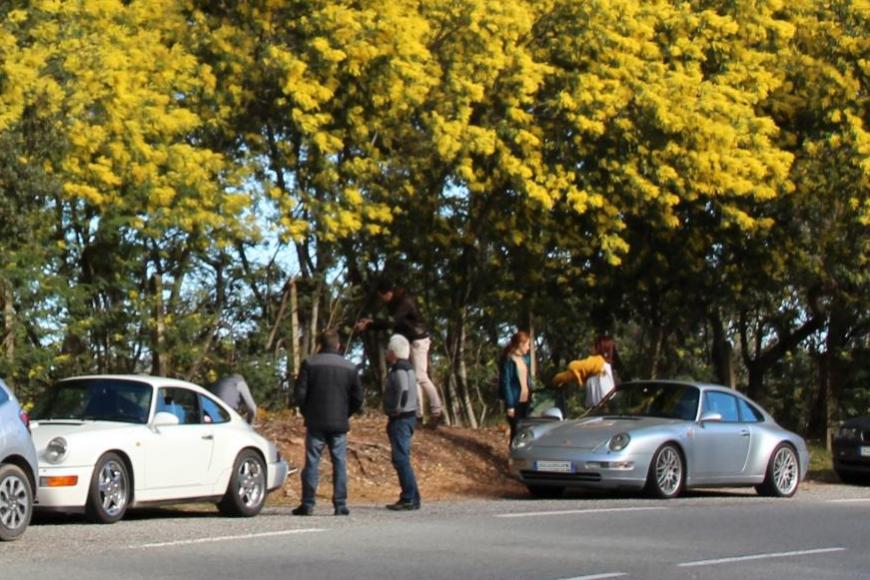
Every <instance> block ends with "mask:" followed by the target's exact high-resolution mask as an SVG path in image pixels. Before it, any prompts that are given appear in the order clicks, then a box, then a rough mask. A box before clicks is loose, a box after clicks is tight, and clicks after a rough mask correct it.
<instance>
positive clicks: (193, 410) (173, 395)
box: [157, 387, 202, 425]
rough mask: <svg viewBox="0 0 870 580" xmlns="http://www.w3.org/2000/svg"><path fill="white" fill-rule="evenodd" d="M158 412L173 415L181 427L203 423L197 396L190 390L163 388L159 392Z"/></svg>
mask: <svg viewBox="0 0 870 580" xmlns="http://www.w3.org/2000/svg"><path fill="white" fill-rule="evenodd" d="M157 412H158V413H160V412H163V413H171V414H173V415H175V416H176V417H178V422H179V424H181V425H196V424H199V423H201V422H202V421H201V419H200V415H199V401H198V398H197V394H196V393H194V392H193V391H191V390H189V389H182V388H178V387H161V389H160V390H159V391H158V392H157Z"/></svg>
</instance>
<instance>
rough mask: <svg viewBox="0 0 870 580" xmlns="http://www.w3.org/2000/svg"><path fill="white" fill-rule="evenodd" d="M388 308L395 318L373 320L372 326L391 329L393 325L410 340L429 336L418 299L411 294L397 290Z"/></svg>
mask: <svg viewBox="0 0 870 580" xmlns="http://www.w3.org/2000/svg"><path fill="white" fill-rule="evenodd" d="M387 309H388V310H389V311H390V315H391V316H392V317H393V320H392V321H389V320H373V321H372V324H371V326H370V328H373V329H374V330H389V329H390V328H391V327H392V329H393V331H394V332H396V333H398V334H401V335H402V336H404V337H405V338H407V339H408V341H409V342H413V341H415V340H421V339H424V338H428V337H429V331H428V329H427V328H426V323H425V322H423V316H422V315H421V314H420V309H419V308H418V307H417V301H416V300H415V299H414V297H413V296H412V295H411V294H407V293H405V291H404V290H401V289H399V290H395V291H394V292H393V298H392V300H390V301H389V302H387Z"/></svg>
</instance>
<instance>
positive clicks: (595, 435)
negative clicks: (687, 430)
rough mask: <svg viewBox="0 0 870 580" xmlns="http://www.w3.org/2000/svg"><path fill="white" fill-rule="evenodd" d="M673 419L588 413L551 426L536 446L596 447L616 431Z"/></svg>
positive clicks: (631, 430) (625, 430) (635, 429)
mask: <svg viewBox="0 0 870 580" xmlns="http://www.w3.org/2000/svg"><path fill="white" fill-rule="evenodd" d="M674 422H675V420H674V419H660V418H657V417H607V416H605V417H588V418H584V419H576V420H573V421H565V422H563V423H561V424H560V425H558V426H556V427H553V428H552V429H549V430H548V431H546V432H545V433H544V434H542V435H541V437H540V438H538V439H536V440H535V441H534V446H535V447H573V448H576V449H595V448H596V447H598V446H599V445H602V444H604V443H606V442H607V441H609V440H610V438H611V437H613V436H614V435H616V434H617V433H632V432H633V431H637V430H639V429H645V428H648V427H656V426H659V425H667V424H671V423H674Z"/></svg>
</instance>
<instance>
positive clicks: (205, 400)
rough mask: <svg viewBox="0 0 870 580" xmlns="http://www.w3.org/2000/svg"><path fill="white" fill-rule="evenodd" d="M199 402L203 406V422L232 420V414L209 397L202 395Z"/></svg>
mask: <svg viewBox="0 0 870 580" xmlns="http://www.w3.org/2000/svg"><path fill="white" fill-rule="evenodd" d="M199 404H200V406H201V407H202V422H203V423H226V422H227V421H229V420H230V414H229V413H227V412H226V411H225V410H224V408H223V407H221V406H220V405H218V404H217V403H216V402H214V400H212V399H210V398H209V397H206V396H205V395H200V396H199Z"/></svg>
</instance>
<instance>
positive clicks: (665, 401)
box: [586, 383, 699, 421]
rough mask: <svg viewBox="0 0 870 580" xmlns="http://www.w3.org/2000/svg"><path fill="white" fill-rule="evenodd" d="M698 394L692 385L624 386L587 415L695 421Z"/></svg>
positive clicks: (627, 384) (650, 384) (651, 384)
mask: <svg viewBox="0 0 870 580" xmlns="http://www.w3.org/2000/svg"><path fill="white" fill-rule="evenodd" d="M698 398H699V392H698V389H697V388H696V387H693V386H691V385H679V384H672V383H624V384H622V385H620V386H618V387H616V388H615V389H614V390H612V391H611V392H610V394H609V395H608V396H607V397H605V398H604V399H602V400H601V402H600V403H598V405H597V406H596V407H594V408H592V410H590V411H589V412H588V413H587V414H586V416H589V417H596V416H605V415H628V416H642V417H664V418H666V419H684V420H687V421H691V420H694V419H695V414H696V413H697V411H698Z"/></svg>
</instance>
